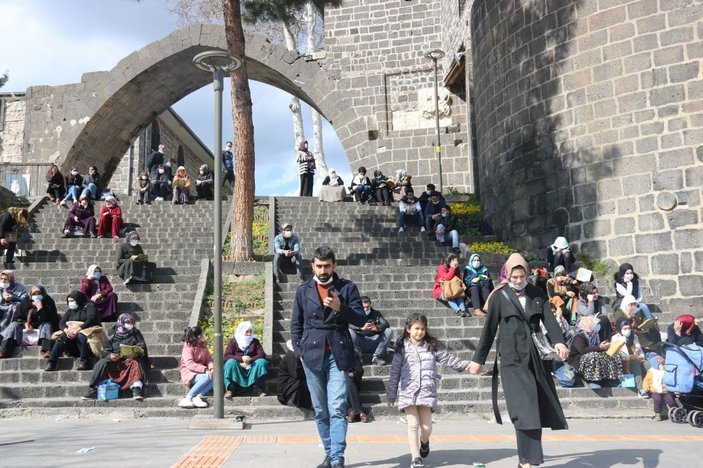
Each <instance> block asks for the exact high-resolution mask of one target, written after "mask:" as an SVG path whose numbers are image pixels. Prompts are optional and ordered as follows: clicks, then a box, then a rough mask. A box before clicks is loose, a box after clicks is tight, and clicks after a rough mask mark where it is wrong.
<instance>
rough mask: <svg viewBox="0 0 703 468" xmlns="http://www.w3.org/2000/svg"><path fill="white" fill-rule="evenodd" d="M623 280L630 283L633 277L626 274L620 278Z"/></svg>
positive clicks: (630, 274)
mask: <svg viewBox="0 0 703 468" xmlns="http://www.w3.org/2000/svg"><path fill="white" fill-rule="evenodd" d="M622 279H623V280H625V282H626V283H629V282H631V281H632V280H633V279H635V275H634V274H632V273H627V274H625V276H623V277H622Z"/></svg>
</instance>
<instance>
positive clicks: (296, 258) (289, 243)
mask: <svg viewBox="0 0 703 468" xmlns="http://www.w3.org/2000/svg"><path fill="white" fill-rule="evenodd" d="M273 248H274V254H273V276H274V277H275V279H276V282H277V283H280V282H281V262H282V261H283V260H284V259H290V261H291V262H293V263H294V264H295V275H296V277H297V278H298V284H302V283H303V263H302V262H303V257H301V255H300V239H299V238H298V236H296V235H295V234H293V225H292V224H290V223H284V224H283V226H282V227H281V233H280V234H279V235H277V236H276V237H275V238H274V239H273Z"/></svg>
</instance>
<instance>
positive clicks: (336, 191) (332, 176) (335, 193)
mask: <svg viewBox="0 0 703 468" xmlns="http://www.w3.org/2000/svg"><path fill="white" fill-rule="evenodd" d="M345 195H346V192H345V191H344V181H343V180H342V178H341V177H339V176H338V175H337V171H335V170H334V169H332V168H330V172H329V175H328V176H327V177H325V179H324V180H323V181H322V187H320V195H319V196H320V201H323V202H336V201H344V197H345Z"/></svg>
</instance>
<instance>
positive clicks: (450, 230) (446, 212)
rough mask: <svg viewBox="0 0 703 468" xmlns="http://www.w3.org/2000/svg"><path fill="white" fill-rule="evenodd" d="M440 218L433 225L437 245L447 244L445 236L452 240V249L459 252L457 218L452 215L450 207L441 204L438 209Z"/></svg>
mask: <svg viewBox="0 0 703 468" xmlns="http://www.w3.org/2000/svg"><path fill="white" fill-rule="evenodd" d="M439 214H440V218H439V220H438V222H437V224H436V225H435V230H434V232H435V238H436V239H437V243H438V244H439V245H442V246H444V245H447V237H449V238H450V239H451V241H452V251H454V253H457V254H458V253H459V231H457V226H456V224H457V220H456V217H455V216H453V215H452V208H451V207H450V206H449V205H447V206H443V207H442V208H441V209H440V211H439Z"/></svg>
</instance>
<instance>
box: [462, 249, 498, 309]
mask: <svg viewBox="0 0 703 468" xmlns="http://www.w3.org/2000/svg"><path fill="white" fill-rule="evenodd" d="M464 284H465V285H466V290H467V291H468V293H467V296H469V298H470V299H471V307H473V309H474V316H475V317H485V316H486V310H485V304H486V301H487V300H488V296H490V295H491V291H493V281H492V280H491V274H490V273H489V272H488V268H486V266H484V265H483V264H481V256H480V255H479V254H472V255H471V257H469V263H467V264H466V267H465V268H464Z"/></svg>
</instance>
